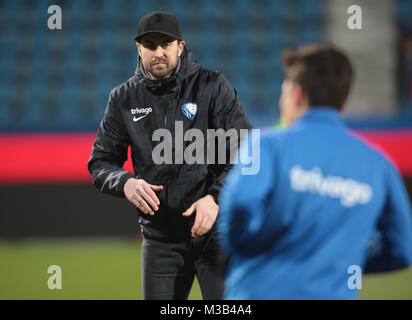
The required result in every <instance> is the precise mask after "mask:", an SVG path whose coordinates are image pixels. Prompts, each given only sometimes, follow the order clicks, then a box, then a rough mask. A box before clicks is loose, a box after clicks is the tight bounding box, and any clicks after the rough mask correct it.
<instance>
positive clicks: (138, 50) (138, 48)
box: [136, 42, 142, 57]
mask: <svg viewBox="0 0 412 320" xmlns="http://www.w3.org/2000/svg"><path fill="white" fill-rule="evenodd" d="M136 47H137V53H138V54H139V57H142V53H141V49H140V48H141V44H140V43H139V42H137V43H136Z"/></svg>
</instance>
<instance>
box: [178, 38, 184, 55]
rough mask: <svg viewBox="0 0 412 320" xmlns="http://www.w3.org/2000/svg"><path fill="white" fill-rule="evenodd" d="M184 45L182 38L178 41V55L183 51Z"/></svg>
mask: <svg viewBox="0 0 412 320" xmlns="http://www.w3.org/2000/svg"><path fill="white" fill-rule="evenodd" d="M185 45H186V42H184V41H183V40H182V41H180V43H179V48H178V49H179V52H178V54H179V57H180V55H181V54H182V52H183V48H184V47H185Z"/></svg>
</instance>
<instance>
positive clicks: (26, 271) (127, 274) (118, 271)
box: [0, 240, 412, 300]
mask: <svg viewBox="0 0 412 320" xmlns="http://www.w3.org/2000/svg"><path fill="white" fill-rule="evenodd" d="M50 265H59V266H60V267H61V270H62V289H61V290H50V289H49V288H48V286H47V282H48V279H49V277H50V276H51V274H48V273H47V269H48V267H49V266H50ZM189 298H190V299H201V298H202V296H201V293H200V289H199V286H198V284H197V282H195V283H194V286H193V288H192V292H191V294H190V297H189ZM0 299H81V300H87V299H103V300H104V299H126V300H128V299H141V283H140V245H139V243H138V242H137V241H121V240H118V241H113V240H100V241H90V240H88V241H81V240H76V241H70V242H69V241H67V242H62V241H56V242H7V243H5V242H3V243H0ZM361 299H412V269H408V270H405V271H400V272H393V273H388V274H385V275H374V276H365V277H364V279H363V288H362V290H361Z"/></svg>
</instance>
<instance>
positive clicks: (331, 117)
mask: <svg viewBox="0 0 412 320" xmlns="http://www.w3.org/2000/svg"><path fill="white" fill-rule="evenodd" d="M297 123H299V124H300V123H319V124H324V125H331V126H339V127H343V126H344V125H345V124H344V122H343V119H342V117H341V115H340V113H339V111H337V110H336V109H333V108H331V107H326V106H316V107H310V108H309V109H308V110H307V111H306V112H305V114H304V115H303V116H302V117H301V118H300V119H299V120H298V122H297Z"/></svg>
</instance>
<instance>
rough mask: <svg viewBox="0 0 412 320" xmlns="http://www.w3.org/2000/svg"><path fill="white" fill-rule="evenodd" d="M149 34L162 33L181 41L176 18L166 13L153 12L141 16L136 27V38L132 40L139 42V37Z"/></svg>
mask: <svg viewBox="0 0 412 320" xmlns="http://www.w3.org/2000/svg"><path fill="white" fill-rule="evenodd" d="M150 32H158V33H163V34H166V35H168V36H171V37H173V38H175V39H178V40H182V36H181V34H180V27H179V23H178V22H177V19H176V17H175V16H174V15H172V14H170V13H167V12H162V11H154V12H151V13H149V14H147V15H145V16H143V17H142V18H141V19H140V20H139V23H138V25H137V36H136V38H134V39H135V40H136V41H139V40H140V38H141V36H143V35H145V34H147V33H150Z"/></svg>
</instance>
